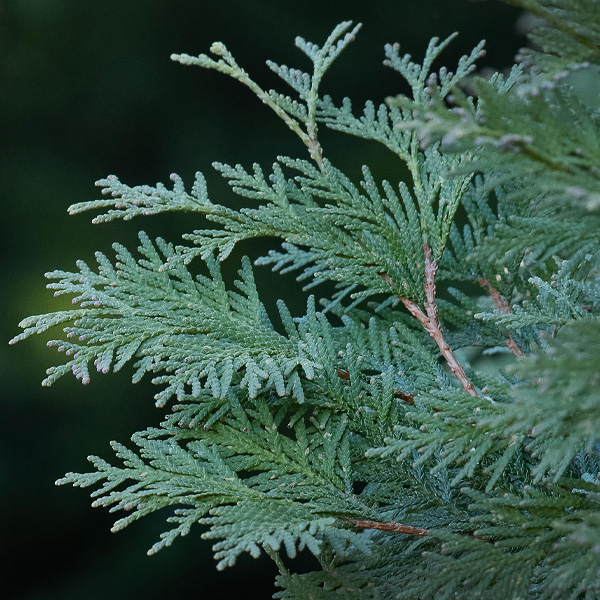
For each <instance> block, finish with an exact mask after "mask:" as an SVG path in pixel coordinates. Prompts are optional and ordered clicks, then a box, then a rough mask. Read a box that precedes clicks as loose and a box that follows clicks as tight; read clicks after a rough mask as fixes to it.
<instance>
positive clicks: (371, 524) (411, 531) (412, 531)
mask: <svg viewBox="0 0 600 600" xmlns="http://www.w3.org/2000/svg"><path fill="white" fill-rule="evenodd" d="M348 521H350V523H352V525H354V527H359V528H360V529H379V530H380V531H392V532H394V533H406V534H407V535H420V536H425V535H427V529H422V528H421V527H411V526H410V525H401V524H400V523H396V522H395V521H390V522H389V523H378V522H377V521H360V520H358V519H348Z"/></svg>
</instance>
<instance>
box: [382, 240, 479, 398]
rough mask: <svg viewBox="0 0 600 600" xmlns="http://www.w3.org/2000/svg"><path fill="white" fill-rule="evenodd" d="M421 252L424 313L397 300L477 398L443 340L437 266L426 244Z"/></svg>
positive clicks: (460, 366)
mask: <svg viewBox="0 0 600 600" xmlns="http://www.w3.org/2000/svg"><path fill="white" fill-rule="evenodd" d="M423 251H424V254H425V285H424V288H425V311H423V309H422V308H421V307H420V306H419V305H418V304H417V303H416V302H414V301H413V300H410V299H409V298H406V297H404V296H398V298H399V299H400V301H401V302H402V304H404V306H405V307H406V308H407V310H408V311H409V312H410V314H411V315H412V316H413V317H415V318H416V319H417V320H418V321H419V322H420V323H421V325H423V328H424V329H425V331H427V333H429V335H430V336H431V337H432V338H433V339H434V341H435V343H436V344H437V346H438V348H439V349H440V352H441V354H442V356H443V357H444V359H445V360H446V363H447V364H448V366H449V367H450V370H451V371H452V372H453V373H454V375H456V378H457V379H458V381H460V384H461V385H462V386H463V388H464V390H465V391H466V392H467V393H468V394H470V395H471V396H478V394H477V391H476V390H475V386H474V385H473V384H472V383H471V381H470V379H469V378H468V377H467V374H466V373H465V370H464V369H463V367H462V365H461V364H460V363H459V362H458V359H457V358H456V356H455V355H454V352H452V348H450V346H449V345H448V342H446V340H445V339H444V334H443V330H442V326H441V325H440V321H439V318H438V309H437V304H436V303H435V275H436V273H437V269H438V265H437V262H436V261H435V259H433V260H432V259H431V248H430V247H429V246H428V245H427V244H424V245H423ZM380 275H381V277H383V279H385V280H386V281H387V282H388V283H390V285H393V281H392V280H391V278H390V276H389V275H388V274H387V273H381V274H380Z"/></svg>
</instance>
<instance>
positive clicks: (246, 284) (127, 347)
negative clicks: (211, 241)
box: [14, 233, 319, 405]
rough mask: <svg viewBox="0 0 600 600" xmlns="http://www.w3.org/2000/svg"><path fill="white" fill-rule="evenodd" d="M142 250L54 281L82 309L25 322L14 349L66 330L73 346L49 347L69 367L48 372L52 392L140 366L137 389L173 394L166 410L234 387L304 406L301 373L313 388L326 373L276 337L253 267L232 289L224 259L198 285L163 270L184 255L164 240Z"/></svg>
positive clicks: (295, 340)
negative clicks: (145, 381) (146, 382)
mask: <svg viewBox="0 0 600 600" xmlns="http://www.w3.org/2000/svg"><path fill="white" fill-rule="evenodd" d="M140 241H141V244H140V246H139V248H138V250H139V253H140V258H136V257H135V256H134V255H133V254H131V253H130V252H129V251H128V250H127V249H126V248H124V247H123V246H121V245H118V244H116V245H115V252H116V261H115V263H114V264H113V263H112V262H111V261H110V260H109V259H108V258H107V257H106V256H105V255H104V254H102V253H97V254H96V259H97V263H98V265H97V270H96V271H95V270H93V269H92V268H90V267H89V266H88V265H87V264H86V263H84V262H83V261H80V262H78V265H77V266H78V267H79V272H73V273H69V272H65V271H54V272H51V273H48V274H47V277H48V278H50V279H52V280H56V281H55V282H53V283H50V284H49V285H48V287H49V288H50V289H54V290H55V295H62V294H72V295H74V298H73V303H74V304H79V306H80V308H77V309H73V310H66V311H60V312H57V313H50V314H46V315H38V316H33V317H29V318H28V319H25V320H23V321H22V323H21V326H22V327H23V328H24V332H23V333H22V334H21V335H20V336H17V337H16V338H15V339H14V341H18V340H20V339H23V338H25V337H28V336H29V335H32V334H34V333H42V332H44V331H46V330H47V329H49V328H51V327H54V326H56V325H61V324H64V325H65V327H64V331H65V333H66V337H67V339H66V340H52V341H50V342H48V345H50V346H56V347H58V350H59V351H61V352H64V353H65V354H66V355H67V356H68V357H69V358H68V360H67V362H66V363H64V364H62V365H59V366H56V367H52V368H50V369H49V370H48V376H47V378H46V379H45V380H44V384H45V385H50V384H52V383H54V382H55V381H56V380H57V379H58V378H59V377H61V376H62V375H64V374H66V373H68V372H70V371H72V372H73V374H74V375H75V376H76V377H77V378H78V379H80V380H81V381H82V382H83V383H87V382H88V381H89V379H90V373H89V367H90V363H93V365H94V366H95V367H96V369H97V370H98V371H99V372H102V373H107V372H108V371H110V370H113V371H117V370H119V369H121V368H122V367H123V366H124V365H125V364H126V363H127V362H129V361H133V362H134V367H135V374H134V376H133V379H134V381H138V380H139V379H140V378H141V377H143V375H144V374H146V373H149V374H151V375H153V376H154V379H153V381H154V383H157V384H161V385H164V388H163V389H162V391H160V392H159V393H158V394H157V395H156V402H157V404H159V405H163V404H165V402H167V401H168V400H169V398H171V397H173V396H175V397H177V398H183V397H185V396H188V395H191V396H197V395H198V394H199V393H200V391H201V390H202V389H204V388H206V389H209V390H210V391H211V393H212V395H213V396H214V397H215V398H222V397H224V396H225V395H226V394H227V391H228V389H229V387H230V386H231V385H232V384H235V385H239V386H241V387H243V388H245V389H247V390H248V394H249V396H250V397H251V398H252V397H255V396H256V395H257V394H258V392H259V391H261V390H264V389H269V390H270V389H272V390H274V391H275V392H276V393H277V394H279V395H285V394H293V395H295V396H296V397H297V398H298V399H301V398H302V386H301V384H300V379H299V373H302V375H303V376H304V377H305V378H307V379H310V378H312V377H313V374H314V371H315V368H318V367H319V365H318V364H317V363H315V362H314V361H313V360H312V358H311V357H310V354H309V351H308V349H307V347H306V344H305V343H303V342H302V340H301V339H300V338H299V336H297V335H296V337H286V336H283V335H281V334H279V333H278V332H277V331H276V330H275V329H274V327H273V325H272V324H271V322H270V321H269V318H268V317H267V315H266V312H265V310H264V308H263V306H262V304H261V302H260V300H259V298H258V292H257V290H256V286H255V284H254V278H253V275H252V270H251V268H250V264H249V261H248V260H247V259H244V260H243V265H242V268H241V269H240V272H239V280H237V281H236V282H235V285H234V288H233V289H230V290H228V289H227V287H226V285H225V283H224V281H223V278H222V276H221V273H220V270H219V267H218V263H217V262H215V261H214V260H211V259H210V258H209V259H207V261H206V266H207V268H208V271H209V274H208V275H198V276H196V277H194V276H193V275H192V274H191V273H190V272H189V270H188V269H187V268H186V267H185V266H184V265H182V264H178V265H176V266H175V267H171V268H169V269H164V268H163V265H164V263H165V261H166V260H167V259H168V258H169V257H171V256H173V255H174V249H173V247H172V245H170V244H167V243H165V242H164V241H162V240H160V239H159V240H157V241H156V243H155V244H154V243H152V242H151V241H150V239H149V238H148V237H147V236H146V235H145V234H143V233H142V234H140ZM72 340H76V341H72Z"/></svg>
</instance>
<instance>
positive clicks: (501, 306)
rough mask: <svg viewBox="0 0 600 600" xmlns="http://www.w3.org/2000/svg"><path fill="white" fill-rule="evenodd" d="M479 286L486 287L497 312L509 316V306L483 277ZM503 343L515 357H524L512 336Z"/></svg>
mask: <svg viewBox="0 0 600 600" xmlns="http://www.w3.org/2000/svg"><path fill="white" fill-rule="evenodd" d="M479 285H480V286H481V287H487V289H488V292H489V294H490V298H491V299H492V301H493V302H494V304H495V305H496V308H497V309H498V310H501V311H502V312H503V313H505V314H507V315H508V314H510V304H509V303H508V302H507V301H506V300H505V299H504V298H503V297H502V294H501V293H500V292H499V291H498V290H497V289H496V288H495V287H494V286H493V285H492V284H491V283H490V282H489V281H488V280H487V279H486V278H485V277H482V278H481V279H480V280H479ZM504 343H505V344H506V345H507V347H508V349H509V350H510V351H511V352H512V353H513V354H514V355H515V356H524V355H525V353H524V352H523V350H521V348H519V346H518V344H517V342H515V340H514V338H513V337H512V335H509V336H508V339H506V340H505V341H504Z"/></svg>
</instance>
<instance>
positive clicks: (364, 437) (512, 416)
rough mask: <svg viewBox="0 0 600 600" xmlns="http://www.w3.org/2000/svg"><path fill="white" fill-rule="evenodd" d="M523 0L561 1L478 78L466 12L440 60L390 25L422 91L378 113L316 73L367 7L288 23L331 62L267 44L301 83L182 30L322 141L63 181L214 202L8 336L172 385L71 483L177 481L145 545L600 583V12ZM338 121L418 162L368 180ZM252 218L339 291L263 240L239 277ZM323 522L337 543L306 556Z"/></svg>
mask: <svg viewBox="0 0 600 600" xmlns="http://www.w3.org/2000/svg"><path fill="white" fill-rule="evenodd" d="M511 3H513V4H519V5H521V6H524V7H525V8H527V9H528V10H529V11H530V12H532V13H533V14H534V15H536V16H538V17H541V18H543V19H544V21H543V22H542V24H541V25H540V26H539V27H538V28H537V29H535V30H534V31H533V32H532V34H531V35H532V40H533V42H535V49H527V50H525V51H523V52H522V53H521V54H520V60H521V63H522V64H521V65H520V66H517V67H515V68H513V70H512V72H511V73H510V74H509V75H508V76H507V77H503V76H501V75H498V74H496V75H494V76H493V77H491V78H490V79H487V80H484V79H481V78H473V71H474V69H475V62H476V60H477V59H478V58H479V57H480V56H481V55H482V52H483V45H482V44H480V45H478V46H477V47H476V48H475V49H474V50H473V52H472V53H471V54H470V55H468V56H465V57H463V58H462V59H461V60H460V61H459V63H458V67H457V68H456V69H455V71H454V72H451V71H449V70H448V69H447V68H446V67H441V68H439V69H438V70H437V71H433V70H432V65H433V62H434V61H435V60H436V59H438V57H439V55H440V53H442V51H443V50H444V48H445V47H446V46H447V45H448V44H449V43H450V42H451V41H452V39H453V37H454V36H451V37H450V38H448V39H446V40H444V41H442V42H440V41H439V40H437V39H434V40H432V42H431V44H430V45H429V47H428V49H427V51H426V55H425V57H424V59H423V63H422V64H417V63H415V62H414V61H413V60H412V59H411V57H410V55H402V54H401V53H400V50H399V46H398V45H397V44H394V45H388V46H386V48H385V55H386V60H385V64H386V65H387V66H389V67H391V68H392V69H394V70H395V71H397V72H398V73H399V75H401V76H402V77H403V78H404V79H405V80H406V81H407V82H408V84H409V87H410V89H411V97H410V98H408V97H405V96H397V97H395V98H390V99H388V100H387V101H386V102H383V103H379V104H377V103H374V102H367V103H366V105H365V107H364V108H363V109H362V110H361V111H359V112H358V113H356V112H355V111H354V109H353V107H352V104H351V102H350V100H349V99H347V98H346V99H343V100H341V102H339V103H338V102H336V101H334V100H333V99H332V98H331V97H328V96H323V95H321V93H320V91H319V87H320V84H321V81H322V79H323V76H324V75H325V73H326V71H327V70H328V69H329V67H330V66H331V63H332V62H333V61H334V60H335V58H336V57H337V56H338V55H339V54H340V52H341V51H342V50H343V49H344V48H345V47H346V46H347V45H348V44H349V43H350V42H351V41H353V40H354V38H355V35H356V33H357V32H358V29H359V28H358V27H353V26H352V24H351V23H349V22H344V23H342V24H340V25H339V26H338V27H336V28H335V29H334V31H333V32H332V34H331V35H330V36H329V38H328V39H327V40H326V42H325V44H324V45H323V46H322V47H320V46H317V45H316V44H313V43H310V42H307V41H306V40H304V39H302V38H298V39H297V40H296V45H297V46H298V47H299V49H300V50H302V51H303V52H304V53H305V54H306V55H307V56H308V57H309V59H310V60H311V61H312V63H313V69H312V71H311V72H308V73H307V72H303V71H301V70H299V69H295V68H289V67H287V66H284V65H278V64H276V63H274V62H269V63H268V65H269V67H270V68H271V69H272V70H273V71H274V72H275V73H276V74H277V75H279V76H280V77H281V79H282V80H283V81H284V82H285V83H286V84H287V85H288V86H289V87H290V88H291V89H292V90H293V93H294V95H293V96H288V95H287V94H284V93H280V92H278V91H275V90H264V89H263V88H262V87H260V86H259V85H258V84H257V83H256V82H254V80H252V79H251V77H250V76H249V75H248V73H246V72H245V71H244V70H243V68H242V67H241V66H240V65H239V64H238V62H237V61H236V59H234V58H233V56H232V55H231V54H230V53H229V51H228V50H227V48H226V47H225V46H224V45H223V44H222V43H215V44H213V46H212V47H211V52H212V56H207V55H200V56H198V57H191V56H189V55H174V59H175V60H177V61H179V62H181V63H184V64H190V65H199V66H202V67H204V68H209V69H215V70H217V71H220V72H223V73H225V74H227V75H229V76H231V77H233V78H234V79H236V80H238V81H240V82H241V83H243V84H244V85H246V86H247V87H249V88H250V89H251V90H253V91H254V92H255V93H256V94H257V95H258V96H259V98H260V99H261V100H262V101H263V102H264V103H265V104H266V105H267V106H269V107H270V108H271V109H272V110H274V111H275V113H276V114H277V115H278V116H280V117H281V118H282V120H283V121H284V123H285V124H286V125H287V126H288V127H289V128H290V129H291V130H292V131H294V132H295V133H296V134H297V135H298V137H299V138H300V140H301V141H302V143H303V144H304V145H305V146H306V150H307V151H308V155H309V158H310V160H308V159H302V158H288V157H279V158H278V159H277V162H276V163H275V164H274V165H273V166H272V167H271V169H269V170H263V168H261V167H260V166H259V165H253V166H251V167H245V166H242V165H234V166H230V165H225V164H221V163H215V165H214V167H215V168H216V169H217V171H219V172H220V173H221V175H222V176H223V177H224V178H225V179H226V180H227V182H228V183H229V185H230V187H231V189H232V191H233V193H235V194H236V195H238V196H240V197H242V198H244V199H245V200H246V201H247V206H246V207H244V208H241V209H239V210H234V209H231V208H228V207H227V206H226V205H225V204H221V203H216V202H214V201H213V200H211V199H210V198H209V194H208V191H207V189H206V184H205V180H204V177H203V176H202V174H201V173H198V174H197V175H196V181H195V183H194V184H193V185H192V187H191V189H189V188H186V186H185V185H184V183H183V182H182V180H181V179H180V178H179V177H178V176H176V175H173V176H172V180H173V186H172V189H170V188H168V187H167V186H164V185H162V184H158V185H156V186H155V187H150V186H135V187H130V186H128V185H126V184H124V183H122V182H120V181H119V179H117V178H116V177H115V176H110V177H107V178H106V179H103V180H101V181H99V182H98V185H99V186H100V187H101V188H102V191H103V196H104V197H103V199H101V200H98V201H93V202H84V203H80V204H75V205H73V206H71V207H70V209H69V210H70V212H71V213H78V212H81V211H85V210H95V211H97V212H98V213H99V214H98V216H96V217H95V219H94V221H95V222H105V221H111V220H114V219H131V218H133V217H137V216H140V215H153V214H158V213H162V212H166V211H187V212H190V213H191V214H192V216H193V217H194V218H197V223H198V227H199V229H195V230H193V231H191V232H190V233H188V234H186V235H184V243H182V244H181V245H174V244H171V243H167V242H165V241H163V240H161V239H157V240H155V241H152V240H150V239H149V238H148V237H147V236H146V235H145V234H144V233H140V246H139V248H138V251H137V253H131V252H130V251H128V250H127V249H126V248H124V247H123V246H121V245H118V244H116V245H115V246H114V251H115V256H114V258H113V257H109V256H106V255H105V254H102V253H97V255H96V258H97V265H96V266H95V267H91V266H88V265H87V264H86V263H84V262H79V263H78V265H77V267H78V270H77V271H75V272H65V271H55V272H52V273H49V274H48V275H47V276H48V277H49V278H50V279H52V283H50V284H49V286H48V287H50V288H51V289H53V290H55V294H56V295H62V294H68V295H71V296H73V303H74V304H76V305H78V306H77V307H74V308H73V309H72V310H65V311H61V312H56V313H50V314H46V315H39V316H34V317H29V318H27V319H25V320H24V321H23V322H22V323H21V326H22V327H23V328H24V332H23V333H21V334H20V335H19V336H17V337H16V338H15V339H14V341H18V340H20V339H23V338H26V337H28V336H30V335H32V334H34V333H42V332H45V331H47V330H48V329H51V328H53V327H55V326H58V325H61V326H63V331H64V333H65V335H66V339H62V338H61V339H59V340H54V341H51V342H49V345H50V346H57V347H58V350H59V351H64V352H65V354H66V355H67V356H68V359H67V361H66V362H65V363H63V364H60V365H59V366H56V367H52V368H51V369H49V371H48V377H47V379H46V380H45V382H44V383H45V384H48V385H50V384H52V383H54V382H55V381H56V380H57V379H58V378H59V377H60V376H62V375H64V374H65V373H68V372H73V373H74V374H75V376H76V377H77V378H79V379H80V380H82V382H83V383H87V382H88V381H89V379H90V374H89V367H90V364H93V365H94V366H95V367H96V369H97V370H98V371H100V372H103V373H105V372H108V371H110V370H113V371H117V370H119V369H121V368H123V367H124V366H125V365H126V364H127V363H132V366H133V379H134V381H138V380H139V379H140V378H142V377H143V376H145V375H146V374H149V375H150V376H151V377H152V378H153V379H152V381H153V382H154V383H155V384H157V385H158V386H159V388H160V389H159V391H158V393H157V395H156V397H155V399H156V403H157V405H158V406H160V407H165V406H169V407H170V408H169V410H168V414H167V415H166V417H165V420H164V422H163V423H162V425H161V426H160V427H158V428H150V429H147V430H145V431H142V432H138V433H136V434H134V435H133V437H132V444H131V445H130V446H127V445H123V444H121V443H117V442H113V445H112V446H113V450H114V453H115V455H116V461H115V462H114V463H111V462H107V461H105V460H104V459H101V458H98V457H90V462H91V463H92V466H93V469H92V471H91V472H90V473H84V474H78V473H69V474H67V475H66V476H65V478H64V479H61V480H60V481H59V483H72V484H74V485H76V486H81V487H88V486H92V487H94V488H95V489H94V491H93V492H92V496H93V497H94V506H105V507H109V509H110V510H111V511H113V512H116V513H119V515H120V516H119V518H118V520H117V521H116V523H115V526H114V529H115V530H120V529H122V528H123V527H125V526H127V525H128V524H129V523H131V522H133V521H135V520H137V519H139V518H140V517H143V516H145V515H147V514H150V513H153V512H156V511H159V510H162V509H167V512H168V514H167V522H168V523H169V524H170V525H171V527H170V528H169V529H168V530H167V531H166V532H165V533H164V534H163V535H162V536H161V539H160V540H159V541H157V543H156V544H155V545H154V546H153V547H152V548H151V549H150V553H151V554H152V553H154V552H156V551H158V550H160V549H161V548H163V547H165V546H169V545H170V544H171V543H172V542H173V541H174V540H175V539H176V538H177V537H178V536H180V535H186V534H188V533H189V532H190V530H192V531H194V530H196V529H198V530H201V531H203V534H202V536H203V537H204V538H205V539H210V540H214V546H213V548H214V553H215V558H216V560H217V561H218V568H220V569H222V568H225V567H228V566H232V565H233V564H234V563H235V562H236V559H237V558H238V556H239V555H240V554H242V553H249V554H250V555H251V556H254V557H258V556H259V555H260V554H261V553H263V552H264V553H266V554H267V555H268V556H270V557H271V558H272V559H273V560H274V561H275V563H276V564H277V566H278V568H279V571H280V575H279V576H278V578H277V584H278V586H279V587H280V591H278V592H277V594H276V597H277V598H285V599H292V598H294V599H298V600H300V599H306V600H308V599H325V600H327V599H330V598H331V599H333V598H344V599H354V598H356V599H361V600H362V599H371V598H372V599H387V598H390V599H391V598H405V599H407V600H408V599H411V600H416V599H419V600H421V599H422V600H428V599H431V598H436V599H444V598H448V599H450V598H452V599H457V598H459V599H465V600H470V599H476V598H486V599H493V598H498V599H502V600H504V599H505V598H514V599H517V598H518V599H537V600H541V599H544V600H550V599H551V598H568V599H570V600H579V599H582V598H585V599H588V600H592V599H594V598H597V597H598V596H599V595H600V578H599V576H598V573H599V572H600V571H599V567H600V560H599V557H598V548H599V547H600V510H599V507H598V499H599V497H600V496H599V494H600V491H599V485H600V483H599V481H600V456H598V454H599V448H600V447H599V445H598V444H599V441H600V362H599V360H598V356H599V344H598V342H599V340H600V320H599V319H600V245H599V238H598V231H600V227H599V226H600V201H599V198H600V142H599V140H600V115H599V113H598V107H597V106H592V105H590V103H589V102H587V101H585V100H584V99H583V98H582V97H580V95H579V94H578V92H577V90H576V89H575V87H574V86H573V81H574V78H575V77H577V76H578V74H581V73H582V72H583V73H585V74H586V76H587V77H588V78H589V79H590V81H593V83H594V85H596V86H598V84H599V76H598V65H599V64H600V47H599V42H600V13H599V12H598V6H597V3H595V2H593V1H592V0H539V1H538V0H511ZM466 90H471V92H467V91H466ZM586 102H587V103H586ZM319 126H327V127H330V128H331V129H334V130H336V131H338V132H340V133H342V134H350V135H353V136H357V137H360V138H364V139H367V140H374V141H377V142H380V143H381V144H383V145H384V146H385V147H386V148H388V149H389V150H390V151H391V152H392V153H393V154H394V155H395V156H396V157H397V158H399V159H400V160H401V161H402V162H403V163H404V164H405V166H406V171H407V173H408V175H409V177H408V179H407V180H406V181H398V180H397V178H395V176H394V173H391V174H390V177H389V179H388V180H379V179H377V178H376V177H375V176H374V175H373V173H372V172H371V170H370V169H369V168H368V167H367V166H365V167H364V168H363V170H362V180H361V181H360V183H356V181H357V180H358V179H359V178H360V175H359V174H356V173H344V171H343V170H341V169H340V168H338V167H337V166H335V165H333V164H332V163H331V162H330V161H329V160H328V159H327V158H326V157H325V156H324V150H323V148H322V146H321V144H320V141H319V137H318V128H319ZM188 189H189V191H188ZM204 218H206V219H207V220H208V221H210V222H211V224H210V226H205V225H204V224H203V219H204ZM257 237H268V238H275V239H277V240H279V241H280V242H281V244H280V245H279V246H278V247H277V248H274V249H273V250H271V251H270V252H268V254H266V255H265V256H262V257H260V258H259V259H258V260H257V261H256V265H267V266H270V267H271V268H272V269H273V270H274V271H276V272H281V273H285V272H295V273H296V275H297V278H298V280H299V281H301V282H302V284H303V285H304V286H305V288H307V289H308V288H312V289H315V290H321V289H328V290H332V292H331V296H330V297H321V298H319V301H318V302H317V301H316V300H315V298H314V297H311V298H310V299H309V301H308V304H307V309H306V313H305V314H304V315H302V316H298V317H294V316H292V315H291V314H290V312H289V311H288V309H287V307H286V306H285V304H284V303H283V302H281V301H280V302H279V303H278V311H277V312H278V314H271V315H269V314H268V311H267V310H266V309H265V307H264V306H263V304H262V303H261V301H260V298H259V295H258V292H257V289H256V286H255V283H254V277H253V268H252V266H251V264H250V261H249V260H248V259H247V258H244V259H243V260H242V264H241V267H240V269H239V274H238V278H237V280H236V281H235V282H234V283H233V284H231V285H228V284H226V283H225V281H224V279H223V277H222V275H221V270H220V266H219V262H220V261H223V260H225V259H228V257H230V255H231V253H232V250H233V249H234V247H235V246H236V245H237V244H240V243H243V241H244V240H248V239H252V238H257ZM229 260H231V258H229ZM190 263H192V264H193V267H192V266H190ZM192 268H196V272H198V271H200V272H201V274H200V275H195V274H193V272H192V271H191V269H192ZM323 282H333V287H332V286H331V285H330V286H328V287H319V284H321V283H323ZM455 375H456V377H455ZM169 403H170V404H169ZM305 550H306V551H308V552H311V553H312V554H313V555H314V556H315V557H316V558H317V559H318V561H319V564H320V567H321V568H320V570H315V571H313V572H309V573H292V572H290V571H289V569H288V566H287V557H290V558H294V557H295V556H296V555H297V553H298V552H299V551H300V552H301V551H305Z"/></svg>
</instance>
